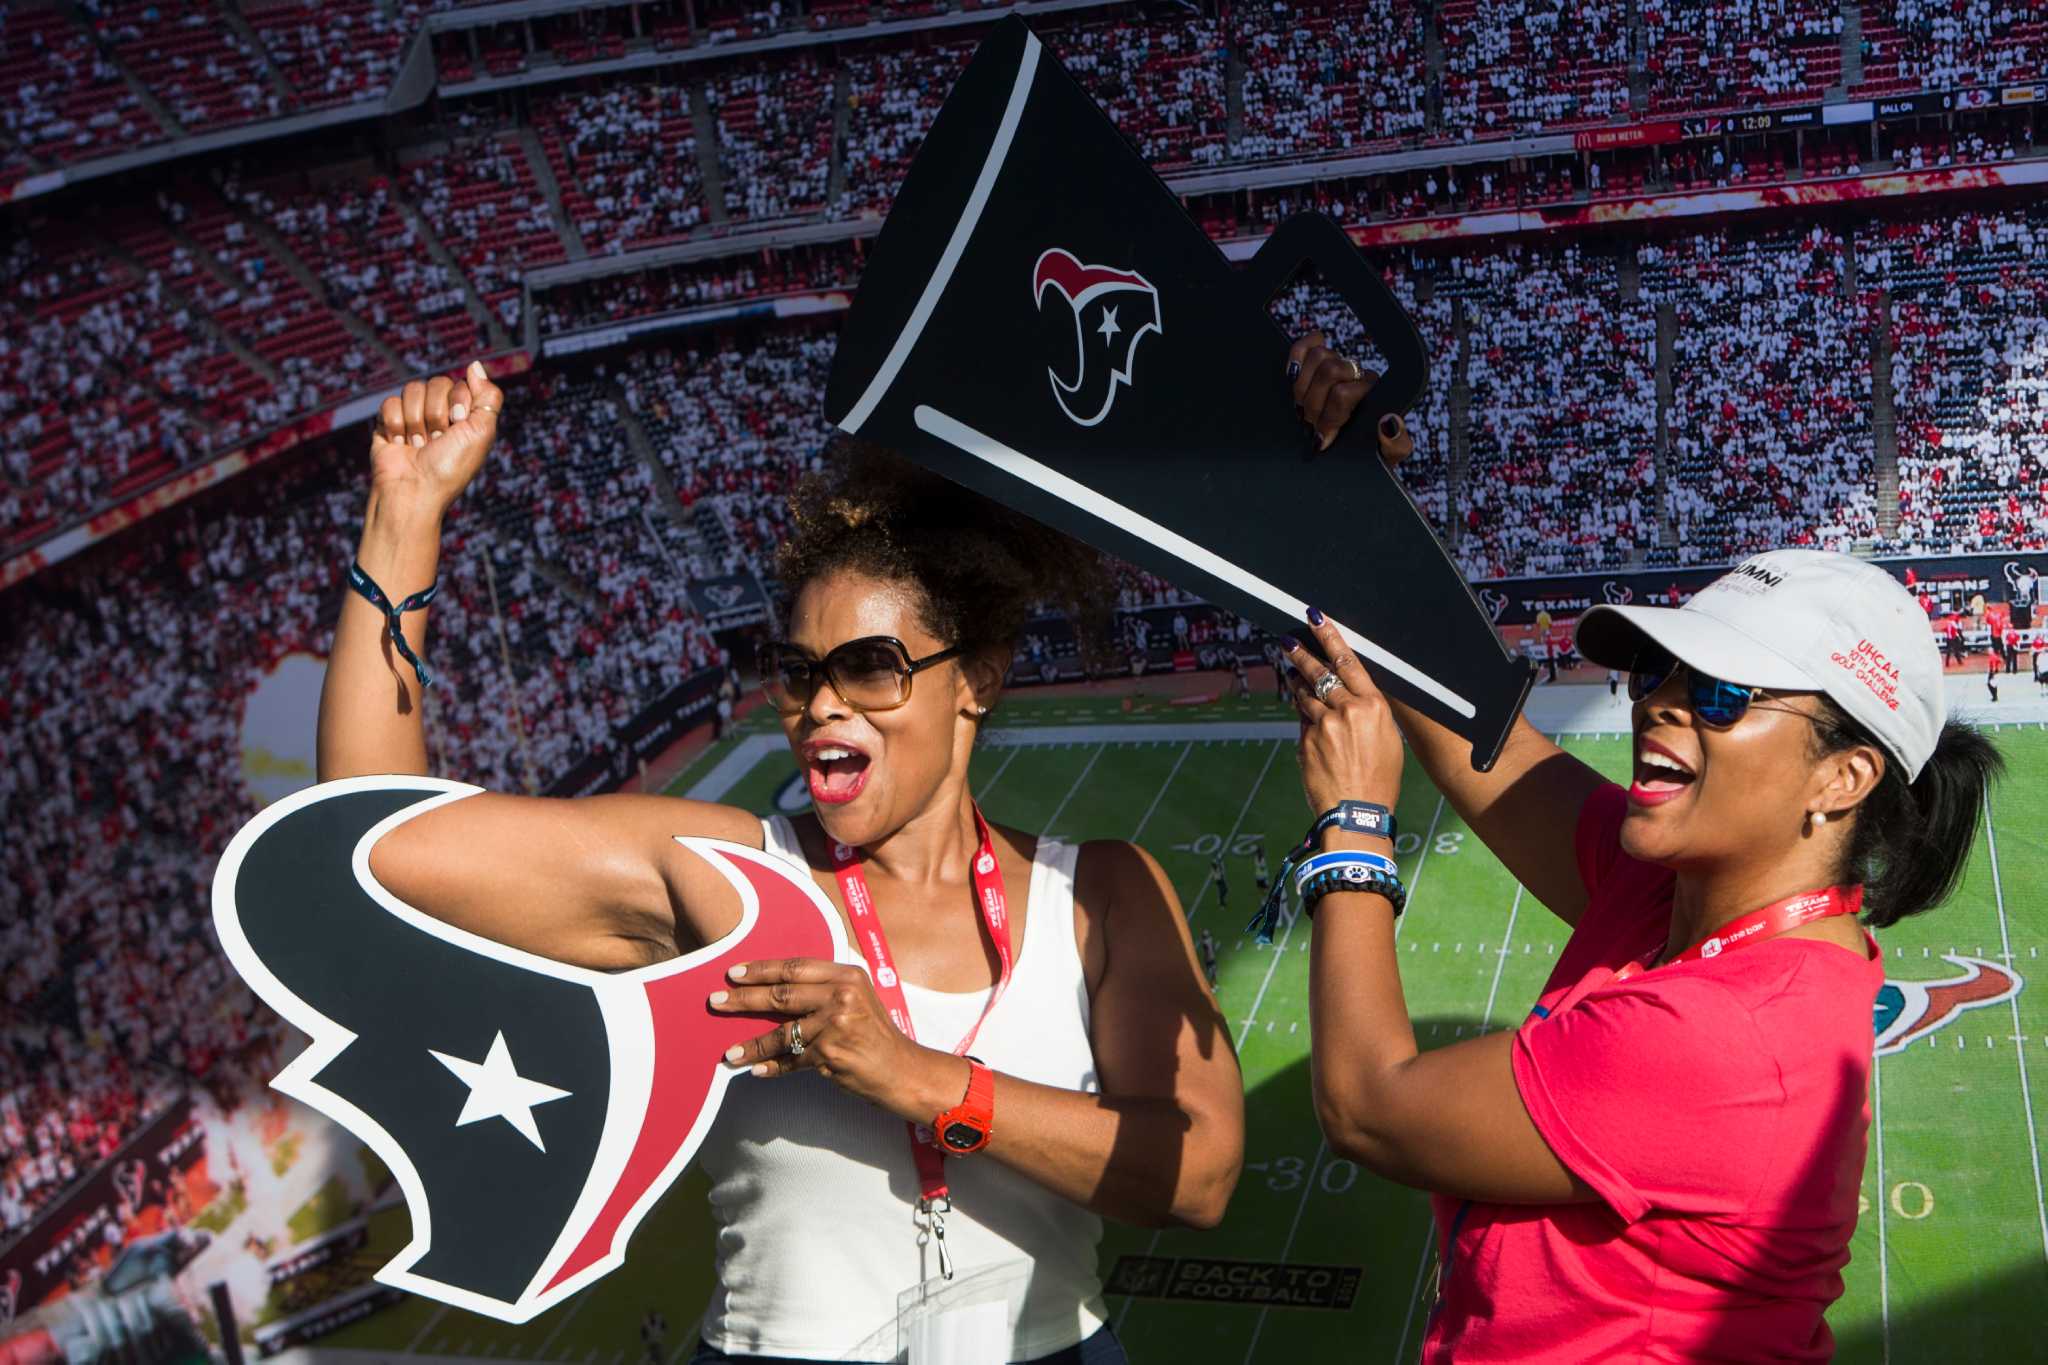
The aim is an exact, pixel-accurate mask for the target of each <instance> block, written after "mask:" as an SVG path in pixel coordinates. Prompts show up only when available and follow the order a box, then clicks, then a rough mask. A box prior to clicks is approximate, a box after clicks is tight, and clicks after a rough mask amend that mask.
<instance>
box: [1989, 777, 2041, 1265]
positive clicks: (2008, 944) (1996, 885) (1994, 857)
mask: <svg viewBox="0 0 2048 1365" xmlns="http://www.w3.org/2000/svg"><path fill="white" fill-rule="evenodd" d="M1984 842H1985V845H1986V847H1987V848H1989V850H1990V852H1991V894H1992V896H1993V897H1994V898H1995V899H1996V901H1997V902H1998V937H1999V941H2000V942H2001V943H2003V944H2004V945H2005V949H2006V951H2007V952H2011V951H2012V933H2011V930H2010V929H2009V927H2008V926H2007V924H2006V919H2005V883H2004V881H2003V880H2001V878H2000V877H1999V873H1998V834H1997V832H1996V831H1995V830H1994V829H1993V828H1992V825H1991V793H1990V792H1988V791H1987V792H1985V793H1984ZM2011 1004H2012V1028H2013V1032H2015V1033H2017V1032H2019V1031H2020V998H2019V996H2018V995H2017V994H2015V995H2014V996H2013V998H2012V1001H2011ZM2013 1055H2014V1056H2015V1057H2018V1058H2019V1059H2020V1103H2021V1104H2022V1105H2023V1106H2025V1109H2026V1114H2027V1154H2028V1155H2029V1156H2031V1157H2032V1158H2033V1161H2034V1210H2035V1212H2036V1213H2038V1214H2039V1215H2040V1218H2041V1254H2042V1255H2043V1256H2048V1199H2044V1198H2043V1197H2042V1194H2041V1140H2040V1138H2039V1137H2038V1136H2037V1135H2036V1134H2035V1132H2034V1093H2033V1091H2032V1090H2031V1089H2029V1088H2028V1085H2027V1050H2026V1049H2025V1048H2023V1047H2016V1048H2014V1049H2013Z"/></svg>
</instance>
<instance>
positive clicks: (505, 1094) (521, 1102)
mask: <svg viewBox="0 0 2048 1365" xmlns="http://www.w3.org/2000/svg"><path fill="white" fill-rule="evenodd" d="M427 1052H428V1053H429V1054H430V1055H431V1056H432V1057H433V1059H434V1060H435V1061H437V1062H439V1063H440V1064H441V1065H442V1066H445V1067H447V1068H448V1069H449V1070H450V1071H452V1072H454V1073H455V1074H456V1076H457V1077H458V1078H459V1079H460V1080H461V1081H462V1083H463V1084H464V1085H466V1086H468V1087H469V1098H468V1099H467V1100H466V1101H464V1102H463V1105H462V1114H461V1115H460V1117H458V1118H457V1119H456V1120H455V1126H456V1127H457V1128H460V1127H462V1126H463V1125H464V1124H466V1123H476V1122H478V1121H479V1120H482V1119H493V1118H498V1119H503V1120H505V1122H507V1123H509V1124H511V1125H512V1126H513V1127H514V1128H517V1129H518V1130H519V1131H520V1132H521V1133H523V1134H525V1136H526V1140H527V1141H528V1142H531V1143H532V1144H533V1145H534V1146H536V1147H539V1148H540V1149H541V1150H542V1151H543V1152H545V1151H546V1150H547V1147H546V1145H545V1144H543V1143H542V1142H541V1140H540V1129H539V1128H538V1127H536V1126H535V1124H534V1122H533V1106H535V1105H536V1104H546V1103H547V1102H548V1101H549V1100H559V1099H566V1098H567V1097H568V1096H569V1094H570V1092H569V1091H567V1090H557V1089H555V1087H553V1086H551V1085H542V1084H541V1083H540V1082H539V1081H529V1080H527V1079H526V1078H525V1077H524V1076H522V1075H520V1074H519V1072H518V1071H516V1070H515V1069H514V1068H513V1066H512V1053H511V1050H510V1049H508V1048H507V1047H506V1046H505V1033H504V1030H502V1029H500V1030H499V1031H498V1036H497V1037H496V1038H495V1039H493V1040H492V1042H491V1050H490V1054H489V1055H488V1056H486V1057H485V1058H484V1059H483V1061H481V1062H465V1061H463V1060H462V1059H461V1058H460V1057H450V1056H449V1055H448V1054H447V1053H445V1052H435V1051H434V1050H433V1049H432V1048H428V1049H427Z"/></svg>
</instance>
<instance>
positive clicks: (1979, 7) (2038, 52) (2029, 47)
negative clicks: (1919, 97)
mask: <svg viewBox="0 0 2048 1365" xmlns="http://www.w3.org/2000/svg"><path fill="white" fill-rule="evenodd" d="M1863 39H1864V42H1865V43H1866V44H1867V45H1868V52H1867V55H1865V57H1864V59H1863V80H1862V82H1861V83H1860V84H1859V85H1858V86H1857V87H1856V90H1855V91H1854V92H1853V93H1856V94H1865V95H1881V94H1891V93H1894V92H1896V91H1901V90H1921V89H1927V90H1946V89H1951V88H1954V87H1956V86H1970V85H1997V84H2000V83H2002V82H2005V81H2017V80H2029V79H2038V78H2039V77H2040V76H2041V74H2042V72H2043V70H2044V69H2048V13H2044V12H2043V11H2042V9H2041V7H2040V6H2039V5H2032V4H2023V3H2012V0H1874V3H1871V4H1867V5H1865V6H1864V7H1863Z"/></svg>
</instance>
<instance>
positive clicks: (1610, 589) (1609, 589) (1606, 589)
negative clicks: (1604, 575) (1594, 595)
mask: <svg viewBox="0 0 2048 1365" xmlns="http://www.w3.org/2000/svg"><path fill="white" fill-rule="evenodd" d="M1600 595H1601V596H1602V597H1604V598H1606V599H1607V605H1608V606H1610V607H1625V606H1627V605H1628V604H1629V603H1631V602H1633V601H1635V600H1636V590H1635V589H1634V588H1631V587H1629V586H1628V585H1626V584H1623V583H1617V582H1615V581H1614V580H1613V579H1611V578H1610V579H1608V580H1607V581H1606V582H1605V583H1602V584H1601V585H1600Z"/></svg>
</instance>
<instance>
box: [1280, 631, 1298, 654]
mask: <svg viewBox="0 0 2048 1365" xmlns="http://www.w3.org/2000/svg"><path fill="white" fill-rule="evenodd" d="M1280 648H1282V649H1284V650H1286V651H1287V652H1288V653H1289V654H1292V653H1293V652H1294V651H1295V650H1297V649H1300V648H1301V641H1299V640H1297V639H1295V638H1294V637H1293V636H1292V635H1283V636H1281V637H1280Z"/></svg>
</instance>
